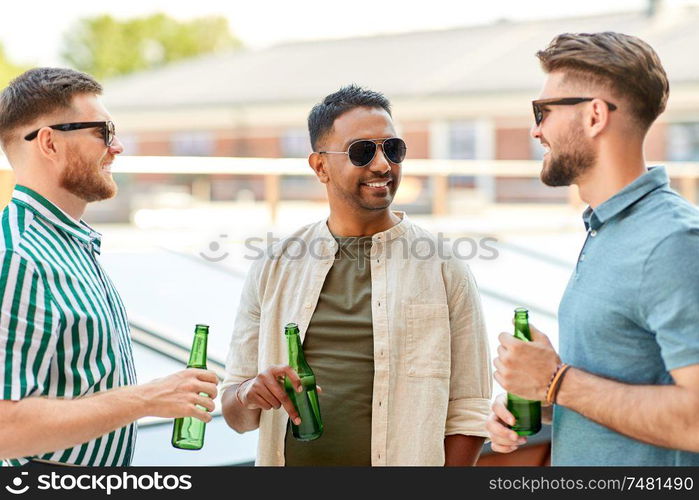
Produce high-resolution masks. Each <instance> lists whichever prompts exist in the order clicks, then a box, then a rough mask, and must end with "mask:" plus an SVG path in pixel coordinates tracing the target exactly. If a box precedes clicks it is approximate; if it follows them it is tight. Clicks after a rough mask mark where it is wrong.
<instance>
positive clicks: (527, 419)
mask: <svg viewBox="0 0 699 500" xmlns="http://www.w3.org/2000/svg"><path fill="white" fill-rule="evenodd" d="M514 336H515V337H516V338H518V339H519V340H523V341H524V342H531V340H532V335H531V332H530V331H529V311H528V310H527V309H525V308H523V307H518V308H517V309H515V332H514ZM507 409H508V410H509V411H510V413H512V415H514V417H515V425H513V426H512V430H513V431H515V432H516V433H517V434H518V435H520V436H532V435H534V434H536V433H537V432H539V431H540V430H541V403H540V402H539V401H529V400H528V399H523V398H520V397H519V396H515V395H514V394H510V393H508V394H507Z"/></svg>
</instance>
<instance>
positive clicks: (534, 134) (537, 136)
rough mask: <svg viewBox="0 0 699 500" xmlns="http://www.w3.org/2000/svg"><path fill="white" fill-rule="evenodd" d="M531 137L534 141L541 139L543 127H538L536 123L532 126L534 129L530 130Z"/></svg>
mask: <svg viewBox="0 0 699 500" xmlns="http://www.w3.org/2000/svg"><path fill="white" fill-rule="evenodd" d="M529 135H530V136H531V137H532V139H540V138H541V125H537V124H536V123H534V125H532V128H531V129H529Z"/></svg>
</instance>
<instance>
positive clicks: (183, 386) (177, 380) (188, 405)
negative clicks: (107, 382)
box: [134, 368, 218, 422]
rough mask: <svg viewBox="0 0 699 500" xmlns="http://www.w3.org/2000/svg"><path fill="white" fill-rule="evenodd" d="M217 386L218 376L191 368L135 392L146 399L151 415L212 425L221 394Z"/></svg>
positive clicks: (153, 382)
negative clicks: (191, 419)
mask: <svg viewBox="0 0 699 500" xmlns="http://www.w3.org/2000/svg"><path fill="white" fill-rule="evenodd" d="M217 383H218V377H216V374H215V373H214V372H212V371H209V370H200V369H197V368H187V369H186V370H182V371H179V372H177V373H173V374H172V375H169V376H167V377H164V378H159V379H156V380H153V381H152V382H149V383H147V384H143V385H141V386H137V387H134V389H135V390H137V391H138V392H139V393H140V394H141V396H142V397H143V398H144V399H145V404H146V405H147V408H148V410H147V414H148V415H151V416H155V417H165V418H180V417H195V418H198V419H199V420H201V421H202V422H210V421H211V418H212V417H211V415H210V414H209V412H212V411H214V407H215V405H214V401H213V400H214V398H216V395H217V394H218V389H217V388H216V384H217ZM201 394H207V395H208V396H202V395H201ZM197 405H198V406H202V407H204V408H206V410H207V411H204V410H202V409H201V408H198V407H197Z"/></svg>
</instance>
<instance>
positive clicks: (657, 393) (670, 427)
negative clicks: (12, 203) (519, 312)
mask: <svg viewBox="0 0 699 500" xmlns="http://www.w3.org/2000/svg"><path fill="white" fill-rule="evenodd" d="M557 404H560V405H563V406H566V407H568V408H570V409H571V410H574V411H576V412H578V413H580V414H582V415H583V416H585V417H587V418H589V419H591V420H593V421H595V422H597V423H599V424H601V425H603V426H605V427H608V428H610V429H612V430H614V431H616V432H619V433H621V434H624V435H626V436H629V437H631V438H633V439H637V440H639V441H643V442H646V443H650V444H653V445H656V446H662V447H666V448H673V449H684V450H689V451H695V452H699V420H697V419H696V415H697V414H699V395H698V394H697V392H695V391H691V390H688V389H687V388H684V387H680V386H676V385H662V386H660V385H657V386H656V385H629V384H624V383H620V382H616V381H613V380H609V379H605V378H602V377H598V376H596V375H593V374H590V373H587V372H585V371H583V370H580V369H577V368H571V369H570V370H569V371H568V373H567V374H566V376H565V379H564V380H563V383H562V384H561V388H560V390H559V392H558V397H557Z"/></svg>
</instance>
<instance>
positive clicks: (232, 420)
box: [221, 384, 262, 433]
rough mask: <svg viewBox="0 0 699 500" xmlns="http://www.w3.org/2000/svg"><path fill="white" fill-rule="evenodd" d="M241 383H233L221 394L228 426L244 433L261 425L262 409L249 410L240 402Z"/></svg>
mask: <svg viewBox="0 0 699 500" xmlns="http://www.w3.org/2000/svg"><path fill="white" fill-rule="evenodd" d="M239 385H240V384H236V385H233V386H231V387H229V388H228V389H226V390H225V392H224V393H223V395H222V396H221V408H222V412H223V418H224V419H225V420H226V423H227V424H228V426H229V427H230V428H231V429H233V430H235V431H236V432H238V433H243V432H248V431H252V430H255V429H257V428H258V427H259V426H260V414H261V413H262V410H260V409H256V410H248V409H247V408H244V407H243V406H242V405H241V404H240V401H238V398H237V397H236V391H237V390H238V386H239Z"/></svg>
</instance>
